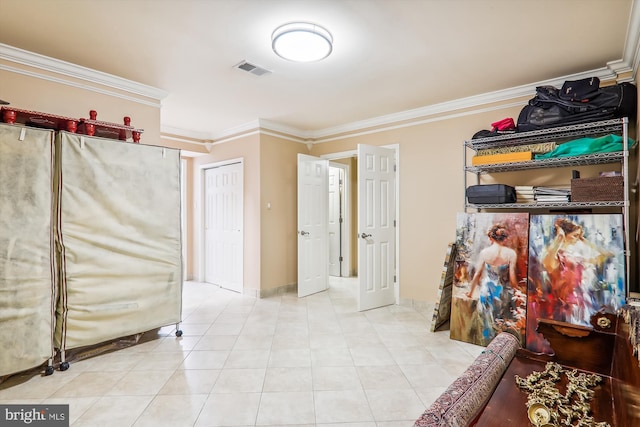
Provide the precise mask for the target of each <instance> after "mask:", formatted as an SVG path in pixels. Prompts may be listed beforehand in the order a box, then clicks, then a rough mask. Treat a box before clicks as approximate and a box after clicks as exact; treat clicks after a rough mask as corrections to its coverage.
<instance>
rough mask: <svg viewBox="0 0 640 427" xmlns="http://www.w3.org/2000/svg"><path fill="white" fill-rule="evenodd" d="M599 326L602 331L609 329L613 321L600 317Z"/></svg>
mask: <svg viewBox="0 0 640 427" xmlns="http://www.w3.org/2000/svg"><path fill="white" fill-rule="evenodd" d="M597 324H598V326H600V327H601V328H602V329H609V328H610V327H611V320H609V319H607V318H606V317H604V316H602V317H598V320H597Z"/></svg>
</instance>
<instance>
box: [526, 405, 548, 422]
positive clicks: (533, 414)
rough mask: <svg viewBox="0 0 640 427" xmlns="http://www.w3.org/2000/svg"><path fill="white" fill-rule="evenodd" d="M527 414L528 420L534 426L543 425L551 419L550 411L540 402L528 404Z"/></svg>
mask: <svg viewBox="0 0 640 427" xmlns="http://www.w3.org/2000/svg"><path fill="white" fill-rule="evenodd" d="M528 415H529V421H531V423H532V424H533V425H534V426H543V425H546V424H549V421H551V411H550V410H549V408H547V407H546V406H544V405H543V404H542V403H534V404H532V405H531V406H529V410H528Z"/></svg>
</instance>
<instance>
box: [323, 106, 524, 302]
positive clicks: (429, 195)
mask: <svg viewBox="0 0 640 427" xmlns="http://www.w3.org/2000/svg"><path fill="white" fill-rule="evenodd" d="M525 102H526V100H523V101H522V105H524V103H525ZM496 108H497V107H496ZM521 108H522V107H521V106H518V107H507V108H504V109H495V110H492V111H490V112H479V113H476V114H468V115H461V116H459V117H451V118H447V119H442V120H439V121H434V122H431V123H425V124H420V125H414V126H407V127H404V128H399V129H393V130H389V131H383V132H379V133H374V134H369V135H361V136H354V137H346V138H342V139H339V140H335V141H331V142H326V143H320V144H315V145H314V146H313V148H312V153H311V154H313V155H317V156H320V155H323V154H329V153H336V152H343V151H348V150H354V149H356V148H357V144H369V145H376V146H382V145H391V144H398V145H399V147H400V148H399V152H400V158H399V175H398V179H399V181H400V192H399V203H400V209H399V218H398V226H399V230H400V237H399V256H400V259H399V263H398V264H399V265H398V268H399V271H398V272H399V284H400V298H401V299H403V300H404V299H410V300H414V301H435V300H436V298H437V292H438V286H439V283H440V275H441V272H442V265H443V262H444V257H445V253H446V250H447V245H448V243H450V242H453V241H454V240H455V224H456V214H457V213H458V212H462V211H463V209H464V184H463V151H462V150H463V143H464V141H465V140H466V139H469V138H471V136H472V135H473V134H474V133H475V132H476V131H478V130H480V129H489V128H490V127H491V126H490V124H491V123H492V122H494V121H497V120H500V119H502V118H505V117H513V118H514V120H516V119H517V116H518V113H519V112H520V109H521Z"/></svg>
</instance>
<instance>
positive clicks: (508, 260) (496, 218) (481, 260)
mask: <svg viewBox="0 0 640 427" xmlns="http://www.w3.org/2000/svg"><path fill="white" fill-rule="evenodd" d="M528 233H529V214H528V213H484V212H483V213H459V214H458V217H457V222H456V248H457V255H456V260H455V267H454V277H453V292H452V297H451V322H450V330H451V332H450V334H451V338H452V339H455V340H459V341H464V342H469V343H472V344H477V345H482V346H486V345H488V344H489V342H491V340H492V339H493V338H494V337H495V336H496V335H497V334H498V333H500V332H504V331H507V332H511V333H513V334H514V335H516V336H517V337H518V339H519V340H520V342H521V343H522V344H524V342H525V341H524V338H525V331H526V306H527V260H528V255H527V247H528V241H529V237H528Z"/></svg>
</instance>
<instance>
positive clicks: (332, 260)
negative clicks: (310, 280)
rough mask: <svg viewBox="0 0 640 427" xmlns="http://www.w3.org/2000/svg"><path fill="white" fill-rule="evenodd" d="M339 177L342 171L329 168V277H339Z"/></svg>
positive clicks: (340, 238)
mask: <svg viewBox="0 0 640 427" xmlns="http://www.w3.org/2000/svg"><path fill="white" fill-rule="evenodd" d="M341 176H342V170H341V169H338V168H336V167H332V166H329V209H328V215H329V217H328V227H329V230H328V232H329V276H338V277H339V276H341V275H342V274H341V273H342V272H341V269H340V267H341V256H342V254H341V251H340V247H341V243H342V230H341V225H342V224H341V221H340V220H341V215H342V214H341V211H342V206H341V205H342V200H341V192H340V186H341Z"/></svg>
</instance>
